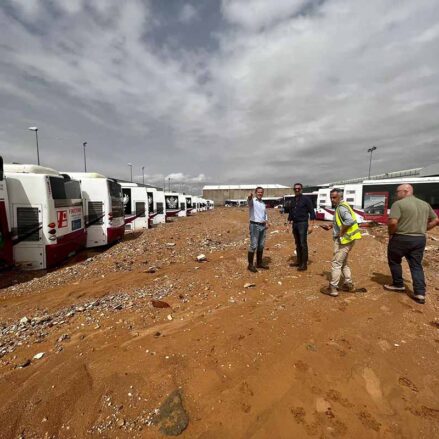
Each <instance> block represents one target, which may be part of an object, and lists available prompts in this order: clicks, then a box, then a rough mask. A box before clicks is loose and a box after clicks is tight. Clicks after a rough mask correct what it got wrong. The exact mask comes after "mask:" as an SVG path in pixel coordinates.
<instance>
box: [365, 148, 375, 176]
mask: <svg viewBox="0 0 439 439" xmlns="http://www.w3.org/2000/svg"><path fill="white" fill-rule="evenodd" d="M376 149H377V147H376V146H372V148H369V149H368V150H367V152H369V153H370V160H369V177H368V179H369V180H370V170H371V168H372V154H373V152H374V151H375V150H376Z"/></svg>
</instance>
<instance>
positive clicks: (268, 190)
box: [203, 184, 293, 206]
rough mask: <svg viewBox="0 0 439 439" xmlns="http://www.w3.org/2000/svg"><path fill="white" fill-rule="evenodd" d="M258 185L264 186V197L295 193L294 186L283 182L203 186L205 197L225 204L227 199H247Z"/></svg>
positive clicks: (216, 203) (218, 204)
mask: <svg viewBox="0 0 439 439" xmlns="http://www.w3.org/2000/svg"><path fill="white" fill-rule="evenodd" d="M257 186H262V187H263V188H264V199H266V198H281V197H283V196H284V195H286V194H292V193H293V188H292V187H289V186H283V185H281V184H237V185H216V186H215V185H208V186H204V187H203V198H205V199H208V200H213V201H214V202H215V205H216V206H224V205H225V203H226V200H235V201H238V200H247V196H248V193H249V192H250V191H252V192H253V191H254V190H255V189H256V187H257Z"/></svg>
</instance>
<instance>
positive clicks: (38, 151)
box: [28, 127, 40, 165]
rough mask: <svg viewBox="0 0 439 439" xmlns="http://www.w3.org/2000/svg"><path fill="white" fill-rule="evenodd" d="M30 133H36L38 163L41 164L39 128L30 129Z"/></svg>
mask: <svg viewBox="0 0 439 439" xmlns="http://www.w3.org/2000/svg"><path fill="white" fill-rule="evenodd" d="M28 129H29V130H30V131H35V140H36V142H37V163H38V165H39V164H40V150H39V148H38V127H29V128H28Z"/></svg>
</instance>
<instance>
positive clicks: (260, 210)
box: [248, 198, 268, 223]
mask: <svg viewBox="0 0 439 439" xmlns="http://www.w3.org/2000/svg"><path fill="white" fill-rule="evenodd" d="M248 207H249V210H248V213H249V217H250V221H254V222H256V223H263V222H265V221H268V216H267V210H266V209H267V208H266V207H265V203H264V202H263V201H259V200H258V199H257V198H252V199H250V200H248Z"/></svg>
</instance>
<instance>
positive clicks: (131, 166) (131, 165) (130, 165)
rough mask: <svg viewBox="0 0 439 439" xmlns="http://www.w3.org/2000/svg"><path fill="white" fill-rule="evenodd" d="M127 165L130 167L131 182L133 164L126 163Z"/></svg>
mask: <svg viewBox="0 0 439 439" xmlns="http://www.w3.org/2000/svg"><path fill="white" fill-rule="evenodd" d="M128 166H129V167H130V176H131V183H132V182H133V164H132V163H128Z"/></svg>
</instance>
